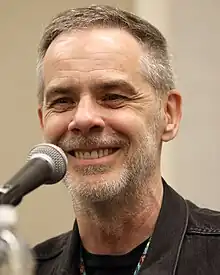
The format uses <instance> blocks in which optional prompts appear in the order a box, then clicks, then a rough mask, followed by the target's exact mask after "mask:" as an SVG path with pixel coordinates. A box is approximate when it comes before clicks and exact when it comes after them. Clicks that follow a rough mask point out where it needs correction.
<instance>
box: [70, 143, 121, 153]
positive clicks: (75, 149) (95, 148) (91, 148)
mask: <svg viewBox="0 0 220 275" xmlns="http://www.w3.org/2000/svg"><path fill="white" fill-rule="evenodd" d="M105 149H119V146H112V145H109V146H97V147H96V146H86V147H77V148H72V149H70V150H68V152H73V151H84V152H88V151H97V150H105Z"/></svg>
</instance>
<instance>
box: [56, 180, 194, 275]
mask: <svg viewBox="0 0 220 275" xmlns="http://www.w3.org/2000/svg"><path fill="white" fill-rule="evenodd" d="M163 186H164V194H163V202H162V207H161V210H160V214H159V217H158V220H157V223H156V227H155V230H154V233H153V235H152V238H151V244H150V247H149V250H148V255H147V257H146V259H145V261H144V263H143V265H142V270H144V273H143V274H145V275H152V274H159V273H160V272H161V274H169V275H170V274H172V275H174V274H175V271H176V268H177V264H178V260H179V254H180V250H181V246H182V242H183V238H184V235H185V233H186V229H187V225H188V215H189V214H188V207H187V204H186V202H185V200H184V199H183V198H182V197H181V196H180V195H178V194H177V193H176V192H175V191H174V190H173V189H172V188H171V187H170V186H168V185H167V184H166V182H165V181H164V180H163ZM79 251H80V236H79V231H78V226H77V222H75V223H74V228H73V231H72V234H70V235H69V238H68V240H67V243H66V245H65V248H64V250H63V253H62V259H61V261H59V262H60V267H59V268H56V273H55V274H57V275H58V274H59V275H61V274H62V275H67V274H71V275H78V274H79V273H78V263H79ZM158 267H159V270H160V272H158ZM164 271H166V273H164Z"/></svg>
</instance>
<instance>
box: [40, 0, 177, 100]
mask: <svg viewBox="0 0 220 275" xmlns="http://www.w3.org/2000/svg"><path fill="white" fill-rule="evenodd" d="M95 27H97V28H120V29H123V30H125V31H127V32H128V33H130V34H131V35H132V36H133V37H134V38H135V39H136V40H137V41H138V42H139V43H140V44H141V46H143V49H145V53H146V54H144V55H143V56H142V58H141V60H140V65H141V71H142V74H143V75H144V77H145V78H146V80H147V81H148V82H149V84H150V85H151V86H152V87H153V88H155V90H157V91H160V92H163V93H164V92H167V91H169V90H171V89H174V87H175V83H174V77H173V72H172V67H171V64H170V57H169V53H168V49H167V41H166V39H165V37H164V36H163V35H162V34H161V32H160V31H159V30H158V29H157V28H155V27H154V26H153V25H151V24H150V23H149V22H147V21H146V20H144V19H142V18H140V17H138V16H136V15H134V14H132V13H129V12H127V11H123V10H120V9H118V8H114V7H110V6H107V5H91V6H89V7H85V8H76V9H69V10H66V11H63V12H61V13H59V14H58V15H57V16H56V17H54V18H53V19H52V21H51V22H50V24H49V25H48V26H47V27H46V28H45V30H44V33H43V35H42V38H41V41H40V44H39V48H38V60H37V77H38V101H39V103H42V102H43V96H44V95H43V94H44V81H43V72H42V63H43V59H44V56H45V54H46V51H47V49H48V48H49V46H50V44H51V43H52V42H53V40H54V39H55V38H56V37H57V36H59V35H60V34H62V33H66V32H70V31H73V30H78V29H80V30H82V29H91V28H95Z"/></svg>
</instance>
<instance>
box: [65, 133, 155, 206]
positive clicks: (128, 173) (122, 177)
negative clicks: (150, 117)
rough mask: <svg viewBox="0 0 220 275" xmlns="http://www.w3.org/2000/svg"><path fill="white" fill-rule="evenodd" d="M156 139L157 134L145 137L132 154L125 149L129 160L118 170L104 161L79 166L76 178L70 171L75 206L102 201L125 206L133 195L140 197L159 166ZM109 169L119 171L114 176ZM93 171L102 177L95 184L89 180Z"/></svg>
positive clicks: (68, 177)
mask: <svg viewBox="0 0 220 275" xmlns="http://www.w3.org/2000/svg"><path fill="white" fill-rule="evenodd" d="M153 141H155V139H154V137H153V136H151V138H149V137H147V138H145V139H144V140H142V144H140V146H139V148H138V149H137V150H136V151H135V153H134V154H133V155H132V156H130V157H128V154H127V153H126V152H125V159H126V162H125V163H124V164H123V165H122V166H121V167H120V168H119V169H118V170H117V171H113V170H112V169H111V167H109V166H106V165H100V166H87V167H86V168H85V167H84V168H83V169H81V168H78V170H75V173H74V175H75V176H74V177H75V178H73V175H71V173H69V172H67V175H66V177H65V178H64V184H65V186H66V187H67V188H68V190H69V192H70V194H71V196H72V200H73V204H74V208H75V209H77V208H80V205H81V207H82V205H87V206H88V205H89V204H91V203H98V202H105V203H108V204H109V205H112V206H113V205H114V208H115V206H116V205H117V207H121V206H120V205H121V204H122V205H123V207H125V205H126V204H127V205H129V203H130V202H131V201H130V200H131V198H133V199H134V197H140V196H141V193H142V192H143V190H144V189H145V190H146V188H147V182H148V181H149V180H150V179H151V178H152V176H153V174H154V173H155V170H156V166H157V161H156V157H157V151H156V148H157V146H156V144H154V143H153ZM108 173H110V177H111V178H112V174H114V173H115V175H114V177H113V178H112V179H110V177H108ZM77 174H78V176H77ZM90 175H91V176H92V175H96V176H97V175H99V180H96V182H93V183H92V184H91V182H89V180H88V181H86V180H85V178H86V177H87V178H88V177H89V176H90ZM112 206H111V207H112Z"/></svg>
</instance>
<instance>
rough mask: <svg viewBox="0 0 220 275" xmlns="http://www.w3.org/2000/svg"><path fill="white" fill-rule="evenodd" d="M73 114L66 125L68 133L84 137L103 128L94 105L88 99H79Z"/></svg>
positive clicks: (103, 124) (101, 119) (101, 120)
mask: <svg viewBox="0 0 220 275" xmlns="http://www.w3.org/2000/svg"><path fill="white" fill-rule="evenodd" d="M73 112H74V113H73V119H72V121H71V122H70V123H69V125H68V130H69V131H74V132H76V133H81V134H82V135H84V136H85V135H87V134H89V133H90V132H95V131H101V130H102V129H103V128H104V127H105V122H104V120H103V118H102V117H101V116H100V112H99V111H98V107H97V106H96V103H94V102H93V101H92V99H91V98H89V97H84V98H81V99H80V101H79V103H78V105H77V107H76V109H75V110H74V111H73Z"/></svg>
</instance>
